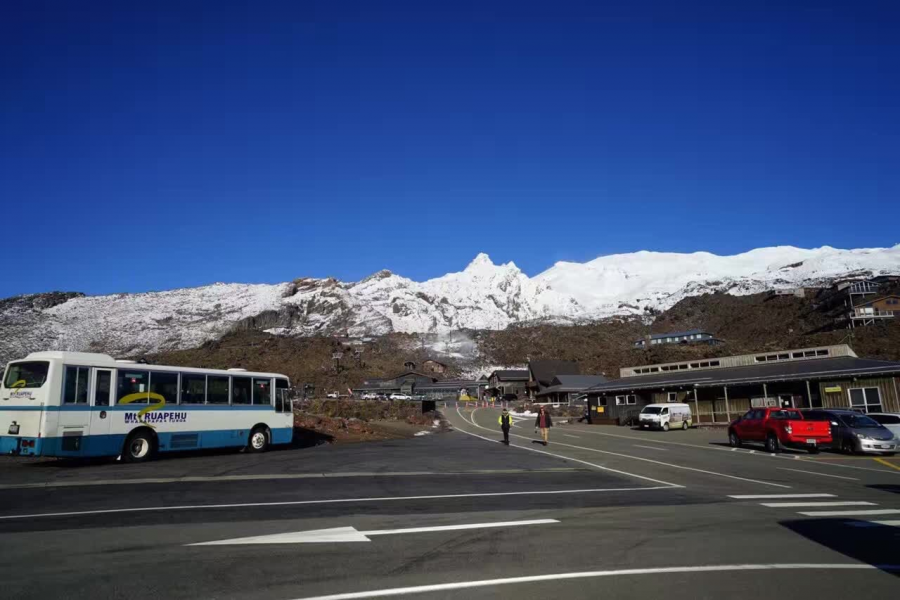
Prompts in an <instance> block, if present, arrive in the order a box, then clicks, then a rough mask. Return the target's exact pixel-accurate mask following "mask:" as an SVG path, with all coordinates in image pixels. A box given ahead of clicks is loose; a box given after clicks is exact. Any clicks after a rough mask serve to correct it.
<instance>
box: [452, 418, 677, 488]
mask: <svg viewBox="0 0 900 600" xmlns="http://www.w3.org/2000/svg"><path fill="white" fill-rule="evenodd" d="M456 412H457V413H458V414H459V416H460V417H463V415H462V414H461V413H459V409H457V411H456ZM473 412H474V411H473ZM463 420H464V421H466V423H468V422H469V421H468V420H466V418H465V417H463ZM472 425H475V427H478V428H479V429H485V428H484V427H481V426H480V425H476V424H475V422H474V421H473V422H472ZM456 430H457V431H459V432H461V433H465V434H466V435H471V436H473V437H477V438H479V439H482V440H485V441H488V442H494V443H496V444H499V443H500V440H492V439H490V438H486V437H484V436H482V435H478V434H477V433H472V432H471V431H466V430H465V429H460V428H459V427H457V428H456ZM510 436H513V437H520V438H524V439H529V438H526V437H525V436H522V435H516V434H514V433H511V434H510ZM510 447H512V448H521V449H522V450H528V451H529V452H537V453H538V454H546V455H547V456H553V457H556V458H561V459H563V460H571V461H573V462H577V463H581V464H583V465H588V466H591V467H594V468H595V469H599V470H601V471H609V472H611V473H617V474H619V475H625V476H628V477H633V478H635V479H643V480H644V481H649V482H651V483H660V484H663V485H667V486H669V487H672V488H683V487H684V486H683V485H679V484H677V483H670V482H668V481H662V480H660V479H653V478H651V477H645V476H643V475H636V474H634V473H628V472H626V471H620V470H618V469H611V468H610V467H604V466H603V465H598V464H595V463H592V462H588V461H586V460H581V459H580V458H572V457H569V456H563V455H562V454H554V453H552V452H547V451H546V450H538V449H536V448H529V447H528V446H519V445H516V444H510Z"/></svg>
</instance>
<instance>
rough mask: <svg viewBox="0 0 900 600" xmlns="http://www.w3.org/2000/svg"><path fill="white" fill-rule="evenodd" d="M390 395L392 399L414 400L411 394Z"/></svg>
mask: <svg viewBox="0 0 900 600" xmlns="http://www.w3.org/2000/svg"><path fill="white" fill-rule="evenodd" d="M389 397H390V399H391V400H412V396H410V395H409V394H398V393H393V394H391V395H390V396H389Z"/></svg>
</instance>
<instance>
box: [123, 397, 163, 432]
mask: <svg viewBox="0 0 900 600" xmlns="http://www.w3.org/2000/svg"><path fill="white" fill-rule="evenodd" d="M145 398H146V399H147V400H158V401H159V402H157V403H156V404H151V405H150V406H148V407H146V408H142V409H141V410H139V411H138V414H137V418H138V421H139V422H140V423H142V424H143V425H146V426H147V427H150V428H152V429H156V426H155V425H151V424H150V423H148V422H147V421H145V420H144V415H146V414H147V413H149V412H152V411H154V410H159V409H161V408H162V407H164V406H165V405H166V399H165V398H164V397H163V396H162V394H157V393H154V392H137V393H134V394H128V395H127V396H125V397H124V398H121V399H120V400H119V404H131V403H132V402H138V401H140V400H144V399H145Z"/></svg>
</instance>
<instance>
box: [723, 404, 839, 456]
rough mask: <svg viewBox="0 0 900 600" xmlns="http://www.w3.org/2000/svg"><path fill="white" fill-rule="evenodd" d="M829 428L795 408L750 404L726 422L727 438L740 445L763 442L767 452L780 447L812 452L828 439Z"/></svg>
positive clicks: (777, 449) (735, 444)
mask: <svg viewBox="0 0 900 600" xmlns="http://www.w3.org/2000/svg"><path fill="white" fill-rule="evenodd" d="M831 431H832V428H831V426H830V425H829V424H828V423H827V422H824V421H821V420H813V419H809V418H806V417H804V415H803V414H802V413H801V412H800V411H799V410H795V409H783V408H754V409H751V410H749V411H748V412H747V413H746V414H745V415H743V416H741V417H738V418H737V419H735V420H734V421H732V422H731V425H729V426H728V442H729V443H730V444H731V445H732V446H734V447H740V446H741V445H743V444H744V442H763V443H764V444H765V445H766V451H767V452H772V453H775V452H780V451H781V449H782V448H797V449H804V450H808V451H809V452H810V454H815V453H816V452H818V451H819V448H821V447H822V446H828V445H831V443H832V433H831Z"/></svg>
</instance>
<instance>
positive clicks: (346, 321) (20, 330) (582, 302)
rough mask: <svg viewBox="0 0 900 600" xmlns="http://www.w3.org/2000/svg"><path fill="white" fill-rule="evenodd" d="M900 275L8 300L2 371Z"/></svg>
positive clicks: (641, 309)
mask: <svg viewBox="0 0 900 600" xmlns="http://www.w3.org/2000/svg"><path fill="white" fill-rule="evenodd" d="M883 274H900V245H897V246H894V247H893V248H873V249H859V250H839V249H835V248H830V247H823V248H816V249H812V250H806V249H801V248H793V247H789V246H782V247H775V248H760V249H757V250H751V251H750V252H746V253H743V254H738V255H734V256H716V255H714V254H709V253H706V252H697V253H694V254H676V253H661V252H636V253H632V254H616V255H611V256H603V257H600V258H597V259H595V260H592V261H590V262H587V263H583V264H581V263H568V262H560V263H557V264H556V265H554V266H553V267H551V268H550V269H548V270H547V271H545V272H543V273H541V274H539V275H536V276H534V277H528V276H527V275H526V274H524V273H523V272H522V271H521V270H520V269H519V268H518V267H516V265H515V264H513V263H511V262H510V263H507V264H502V265H495V264H494V263H493V262H492V261H491V259H490V258H489V257H488V256H487V255H486V254H479V255H478V256H477V257H475V259H474V260H473V261H472V262H471V263H470V264H469V265H468V266H467V267H466V268H465V270H463V271H461V272H459V273H449V274H447V275H444V276H442V277H438V278H436V279H431V280H428V281H423V282H416V281H412V280H410V279H407V278H405V277H401V276H399V275H396V274H394V273H391V272H389V271H380V272H378V273H375V274H374V275H371V276H369V277H367V278H365V279H363V280H362V281H358V282H352V283H347V282H340V281H337V280H335V279H298V280H295V281H293V282H288V283H281V284H276V285H249V284H222V283H217V284H214V285H210V286H204V287H199V288H188V289H179V290H172V291H165V292H149V293H143V294H116V295H111V296H93V297H87V296H83V295H81V294H59V293H54V294H36V295H30V296H18V297H15V298H10V299H7V300H3V301H0V363H2V362H5V361H6V360H8V359H10V358H14V357H17V356H22V355H24V354H25V353H27V352H29V351H33V350H37V349H48V348H51V349H54V348H55V349H72V350H102V351H105V352H109V353H111V354H114V355H135V354H141V353H146V352H152V351H155V350H159V349H173V348H186V347H192V346H196V345H199V344H201V343H203V342H205V341H208V340H211V339H216V338H218V337H220V336H222V335H223V334H225V333H227V332H228V331H230V330H232V329H234V328H254V329H264V330H267V331H271V332H274V333H280V334H285V335H316V334H324V335H335V334H339V335H350V336H364V335H379V334H385V333H389V332H392V331H396V332H410V333H417V332H418V333H424V332H446V331H453V330H458V329H502V328H505V327H507V326H508V325H510V324H513V323H521V322H528V321H536V320H554V321H561V322H578V321H583V320H591V319H600V318H605V317H610V316H616V315H642V314H647V313H648V311H650V310H665V309H667V308H669V307H670V306H672V305H673V304H675V303H676V302H677V301H679V300H681V299H682V298H684V297H685V296H691V295H697V294H703V293H710V292H714V291H722V292H727V293H730V294H751V293H756V292H761V291H765V290H768V289H773V288H785V287H792V286H797V285H804V286H820V285H827V284H828V283H830V282H831V281H832V280H834V279H836V278H841V277H864V276H871V275H883Z"/></svg>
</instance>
